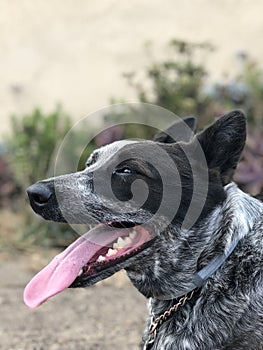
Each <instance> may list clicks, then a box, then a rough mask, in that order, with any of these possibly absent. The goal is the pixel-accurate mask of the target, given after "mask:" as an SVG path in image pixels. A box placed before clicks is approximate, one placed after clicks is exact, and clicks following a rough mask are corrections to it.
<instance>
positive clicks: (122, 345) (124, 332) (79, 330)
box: [0, 253, 146, 350]
mask: <svg viewBox="0 0 263 350" xmlns="http://www.w3.org/2000/svg"><path fill="white" fill-rule="evenodd" d="M36 257H38V258H36ZM39 257H40V258H39ZM0 258H1V256H0ZM41 259H42V260H45V259H43V256H42V255H41V253H40V254H37V253H36V254H34V255H33V256H31V257H30V258H29V257H27V256H20V255H18V256H16V254H14V256H13V257H12V258H10V257H8V258H5V259H3V257H2V258H1V261H0V263H1V266H0V281H1V289H0V307H1V319H0V339H1V340H0V349H1V350H2V349H3V350H73V349H74V350H95V349H105V350H111V349H114V350H118V349H121V350H125V349H129V350H133V349H134V350H135V349H138V348H139V346H138V344H139V343H140V339H141V334H142V331H143V327H144V320H145V315H146V300H145V299H144V298H143V297H142V296H141V295H140V294H139V293H138V292H137V290H136V289H135V288H134V287H133V286H132V285H131V283H130V282H129V280H128V279H127V277H126V276H125V274H124V272H120V273H118V274H116V275H115V276H113V277H112V278H110V279H108V280H107V281H103V282H101V283H99V284H97V285H95V286H93V287H90V288H87V289H68V290H66V291H64V292H63V293H61V294H60V295H58V296H56V297H54V298H53V299H50V300H49V301H47V302H46V303H45V304H43V305H42V306H41V307H39V308H38V309H35V310H30V309H29V308H27V307H26V306H25V305H24V303H23V300H22V294H23V289H24V287H25V285H26V283H27V282H28V281H29V280H30V278H31V277H32V276H33V275H34V273H35V272H36V270H38V269H39V267H40V266H38V265H42V263H43V261H41V263H40V262H39V261H40V260H41ZM36 261H37V263H36ZM36 266H37V267H36Z"/></svg>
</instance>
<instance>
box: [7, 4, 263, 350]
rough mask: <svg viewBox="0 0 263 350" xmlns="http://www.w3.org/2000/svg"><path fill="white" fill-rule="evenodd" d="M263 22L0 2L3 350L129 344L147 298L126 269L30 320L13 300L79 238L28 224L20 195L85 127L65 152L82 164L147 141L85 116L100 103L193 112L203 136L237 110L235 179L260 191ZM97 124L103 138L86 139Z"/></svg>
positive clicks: (248, 7)
mask: <svg viewBox="0 0 263 350" xmlns="http://www.w3.org/2000/svg"><path fill="white" fill-rule="evenodd" d="M262 13H263V3H262V1H260V0H254V1H253V2H249V1H248V0H239V1H237V0H221V1H220V2H211V1H209V0H196V1H185V2H182V1H177V0H166V1H165V2H163V1H161V0H151V1H149V0H133V1H122V2H121V1H117V0H102V1H100V2H88V1H85V0H79V1H78V2H76V1H73V0H67V1H63V2H62V1H59V0H53V1H43V0H35V1H33V0H22V1H18V0H14V1H9V2H7V1H2V2H1V3H0V53H1V56H0V57H1V61H0V62H1V64H0V101H1V104H0V121H1V123H0V228H1V231H0V262H1V266H0V280H1V282H0V283H1V285H2V288H1V291H0V304H1V309H2V315H1V319H2V320H1V324H0V349H15V350H18V349H26V350H31V349H32V350H33V349H35V350H37V349H39V350H40V349H42V350H43V349H44V350H47V349H66V350H68V349H78V350H81V349H85V350H86V349H101V348H106V349H122V350H123V349H137V348H138V343H139V342H140V337H141V333H142V329H143V325H144V315H145V314H146V308H145V301H144V299H143V298H142V297H141V296H140V295H139V294H138V293H137V291H135V290H134V288H133V287H132V286H131V285H130V284H129V282H128V281H127V279H126V277H125V275H124V274H123V273H119V274H117V275H116V276H114V277H113V278H111V279H109V280H108V281H105V282H103V283H101V284H99V285H96V286H94V287H92V288H89V289H88V290H84V291H82V290H74V291H73V290H70V291H66V292H65V293H63V295H61V296H58V297H56V298H54V300H51V301H50V302H48V303H46V304H45V305H43V306H41V308H40V309H39V310H36V311H30V310H28V309H27V308H26V307H25V306H24V304H23V301H22V292H23V288H24V286H25V285H26V283H27V282H28V280H29V279H30V278H31V277H32V276H33V274H34V273H35V272H37V271H38V270H39V269H40V268H41V267H43V266H44V265H45V264H46V263H47V262H48V261H49V259H50V258H51V257H52V256H53V255H55V254H56V253H57V252H58V251H60V250H61V249H63V248H64V247H65V246H67V245H68V244H69V243H70V242H71V241H72V240H73V239H75V238H76V236H77V235H76V233H75V232H74V231H72V230H71V229H70V228H69V227H68V226H67V225H60V224H55V223H47V222H44V221H43V220H41V219H40V218H37V217H36V216H35V215H34V214H33V213H32V212H31V210H30V208H29V205H28V202H27V200H26V196H25V189H26V187H27V186H28V185H29V184H32V183H34V182H35V181H38V180H40V179H43V178H45V177H46V176H47V175H48V173H49V171H50V169H52V167H53V165H54V152H55V150H56V149H57V147H58V146H59V144H60V142H61V140H63V138H64V136H65V135H66V134H67V132H68V131H69V130H70V129H71V128H72V126H73V125H74V123H76V122H77V121H79V120H80V119H81V118H83V117H87V118H86V120H87V121H86V128H85V130H81V131H78V132H75V134H74V138H73V140H72V143H71V146H72V147H70V149H69V150H68V161H69V162H70V160H71V159H76V157H78V159H79V165H78V169H82V168H83V166H84V162H85V158H86V157H87V155H88V154H89V153H90V151H91V150H92V149H93V148H94V147H98V146H100V145H103V144H106V143H109V142H112V141H114V140H117V139H121V138H124V137H142V138H143V137H151V136H152V135H153V133H154V130H152V129H151V128H147V127H145V128H142V127H140V128H138V127H137V126H136V125H129V126H125V125H117V126H116V127H111V128H109V129H107V126H108V125H110V124H112V123H118V121H119V120H120V115H118V113H117V112H116V111H115V110H114V108H113V109H112V112H110V113H107V114H105V115H103V113H101V114H100V120H98V119H97V118H88V116H89V115H90V113H92V112H94V111H96V110H98V109H101V108H102V107H104V106H107V105H110V104H114V103H125V102H138V101H141V102H149V103H153V104H157V105H159V106H163V107H165V108H167V109H169V110H171V111H172V112H174V113H176V114H177V115H179V116H180V117H183V116H187V115H195V116H196V117H197V118H198V130H200V129H202V128H203V127H204V126H205V125H207V124H208V123H210V122H212V121H213V120H214V119H215V118H217V117H219V116H220V115H222V114H223V113H224V112H226V111H228V110H230V109H233V108H242V109H243V110H245V111H246V113H247V116H248V122H249V132H248V139H247V145H246V148H245V150H244V152H243V156H242V161H241V162H240V165H239V167H238V169H237V172H236V175H235V181H236V182H237V183H238V184H239V186H240V187H241V188H242V189H243V190H244V191H246V192H248V193H250V194H252V195H254V196H255V195H259V196H262V194H260V192H261V191H262V188H263V65H262V56H263V45H262V35H263V20H262ZM98 123H102V125H104V126H105V129H106V130H105V131H104V132H102V133H100V134H99V135H95V134H94V132H93V130H94V125H95V126H96V124H98ZM85 138H89V139H91V142H90V143H89V144H88V146H87V147H86V149H85V150H84V152H81V154H80V150H79V147H78V142H77V141H76V140H83V139H85ZM262 197H263V196H262ZM65 303H66V307H65V306H64V305H65ZM127 315H128V316H127ZM105 344H107V346H106V345H105ZM105 346H106V347H105Z"/></svg>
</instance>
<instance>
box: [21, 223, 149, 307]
mask: <svg viewBox="0 0 263 350" xmlns="http://www.w3.org/2000/svg"><path fill="white" fill-rule="evenodd" d="M129 232H131V230H130V229H127V228H123V229H120V228H118V229H117V228H112V227H109V226H107V225H103V224H100V225H98V226H96V227H94V228H93V229H92V230H90V231H89V232H87V233H86V234H85V235H83V236H82V237H80V238H79V239H77V240H76V241H75V242H73V243H72V244H71V245H70V246H69V247H68V248H67V249H66V250H65V251H64V252H62V253H60V254H58V255H57V256H56V257H55V258H54V259H53V260H52V261H51V262H50V263H49V264H48V265H47V266H46V267H44V269H43V270H41V271H40V272H39V273H38V274H37V275H36V276H35V277H34V278H33V279H32V280H31V281H30V282H29V283H28V285H27V286H26V288H25V291H24V301H25V303H26V305H27V306H29V307H31V308H34V307H37V306H39V305H41V304H42V303H43V302H45V301H46V300H47V299H48V298H50V297H52V296H54V295H56V294H58V293H60V292H62V291H63V290H64V289H66V288H68V287H69V286H70V285H71V284H72V283H73V282H74V280H75V279H76V278H77V277H78V275H79V272H80V270H81V269H82V268H83V267H84V266H85V265H86V264H87V263H89V262H91V260H92V261H94V260H93V259H94V257H96V258H97V257H98V255H99V252H100V251H103V252H104V253H105V252H106V251H107V250H108V248H107V247H111V246H112V243H113V242H114V241H116V240H117V239H118V238H119V237H126V239H127V238H128V237H130V236H129ZM135 236H136V237H135ZM128 239H130V241H129V242H130V244H129V246H128V247H127V246H126V248H125V247H123V248H122V249H121V250H120V252H121V251H124V252H125V253H128V252H130V251H133V250H134V249H137V248H138V247H140V246H141V245H143V244H144V243H145V242H146V241H148V240H149V239H150V236H149V234H148V232H147V231H146V230H145V229H142V227H140V228H139V226H137V227H136V233H133V241H132V240H131V238H128ZM118 255H121V253H118V254H116V256H118Z"/></svg>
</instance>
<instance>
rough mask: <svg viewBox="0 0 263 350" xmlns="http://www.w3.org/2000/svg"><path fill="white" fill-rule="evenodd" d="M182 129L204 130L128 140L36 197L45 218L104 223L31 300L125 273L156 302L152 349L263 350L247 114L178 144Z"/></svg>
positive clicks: (258, 216) (262, 251)
mask: <svg viewBox="0 0 263 350" xmlns="http://www.w3.org/2000/svg"><path fill="white" fill-rule="evenodd" d="M181 123H185V124H188V126H190V129H193V128H194V120H193V118H190V119H189V120H188V121H185V122H184V121H182V122H177V123H176V124H174V125H172V126H171V127H170V128H168V129H167V130H165V131H164V132H160V133H159V134H157V135H156V136H155V138H154V140H136V141H135V140H124V141H116V142H114V143H112V144H110V145H107V146H103V147H101V148H99V149H98V150H95V151H94V152H93V153H92V154H91V156H90V157H89V159H88V160H87V166H86V169H85V170H83V171H80V172H76V173H73V174H68V175H62V176H58V177H55V178H51V179H47V180H44V181H40V182H38V183H36V184H34V185H32V186H30V187H29V188H28V196H29V200H30V204H31V206H32V208H33V210H34V211H35V212H36V213H37V214H39V215H41V216H42V217H43V218H44V219H46V220H53V221H58V222H68V223H82V224H85V223H87V222H90V220H93V221H94V222H96V225H95V226H94V227H93V228H92V229H91V230H90V231H89V232H88V233H85V234H84V235H83V236H81V237H80V238H79V239H78V240H77V241H75V242H73V243H72V244H71V245H70V246H69V247H68V248H67V249H66V250H65V251H64V252H62V253H60V254H59V255H58V256H57V257H55V258H54V259H53V260H52V261H51V263H50V264H49V265H48V266H46V267H45V268H44V269H43V270H42V271H41V272H40V273H38V274H37V275H36V276H35V277H34V278H33V279H32V281H31V282H29V284H28V285H27V287H26V288H25V292H24V300H25V303H26V304H27V305H28V306H29V307H36V306H38V305H40V304H41V303H43V302H44V301H46V300H47V299H48V298H50V297H51V296H53V295H55V294H57V293H59V292H61V291H63V290H64V289H66V288H68V287H72V288H75V287H87V286H89V285H92V284H94V283H96V282H98V281H100V280H102V279H105V278H107V277H109V276H111V275H112V274H114V273H115V272H117V271H119V270H120V269H125V270H126V272H127V275H128V277H129V278H130V280H131V282H132V283H133V285H134V286H135V287H136V288H137V289H138V291H139V292H140V293H142V294H143V295H144V296H145V297H146V298H148V299H149V317H148V321H147V324H146V329H145V332H144V335H143V341H142V344H141V347H142V349H144V350H149V349H151V350H241V349H246V350H248V349H251V350H252V349H253V350H260V349H263V308H262V306H263V269H262V261H263V240H262V235H263V216H262V213H263V204H262V202H261V201H260V200H258V199H256V198H253V197H251V196H250V195H248V194H245V193H244V192H242V191H241V190H240V189H239V188H238V187H237V185H236V184H235V183H233V182H232V178H233V174H234V171H235V168H236V166H237V164H238V161H239V158H240V155H241V152H242V150H243V147H244V145H245V141H246V117H245V115H244V114H243V112H242V111H239V110H235V111H231V112H229V113H227V114H225V115H223V116H221V117H220V118H219V119H218V120H216V121H215V122H214V123H213V124H211V125H210V126H208V127H207V128H206V129H204V130H203V131H201V132H200V133H197V134H196V135H194V136H192V135H190V134H191V133H187V132H186V133H185V134H184V135H183V136H182V139H180V137H173V131H174V130H179V129H180V128H181V127H182V124H181ZM182 130H183V128H182ZM182 134H183V133H182ZM189 211H190V214H189Z"/></svg>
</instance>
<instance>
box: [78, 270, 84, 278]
mask: <svg viewBox="0 0 263 350" xmlns="http://www.w3.org/2000/svg"><path fill="white" fill-rule="evenodd" d="M83 272H84V271H83V269H80V270H79V273H78V277H79V276H81V275H82V274H83Z"/></svg>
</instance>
